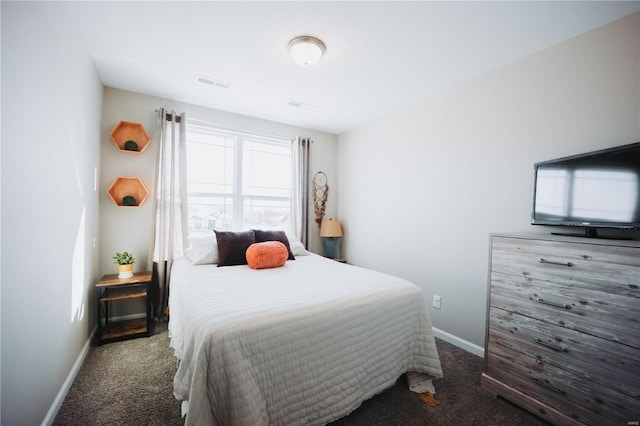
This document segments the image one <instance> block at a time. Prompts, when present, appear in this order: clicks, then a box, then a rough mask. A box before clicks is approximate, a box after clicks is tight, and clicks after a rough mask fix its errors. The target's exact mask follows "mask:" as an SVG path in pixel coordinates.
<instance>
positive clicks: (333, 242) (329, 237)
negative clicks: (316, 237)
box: [320, 219, 342, 259]
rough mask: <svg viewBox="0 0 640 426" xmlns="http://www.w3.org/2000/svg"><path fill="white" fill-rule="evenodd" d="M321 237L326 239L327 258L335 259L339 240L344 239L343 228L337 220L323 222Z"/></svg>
mask: <svg viewBox="0 0 640 426" xmlns="http://www.w3.org/2000/svg"><path fill="white" fill-rule="evenodd" d="M320 236H321V237H324V238H325V242H324V250H325V254H326V256H327V257H329V258H331V259H335V257H336V247H337V246H338V238H340V237H342V226H341V225H340V222H339V221H337V220H333V219H329V220H323V221H322V225H321V226H320Z"/></svg>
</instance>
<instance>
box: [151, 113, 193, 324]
mask: <svg viewBox="0 0 640 426" xmlns="http://www.w3.org/2000/svg"><path fill="white" fill-rule="evenodd" d="M159 115H160V116H159V119H158V123H159V125H158V131H157V132H156V138H157V146H158V151H157V156H156V176H155V186H154V188H155V196H154V197H153V201H154V204H153V205H154V208H153V212H154V213H153V229H154V234H153V250H152V253H153V289H154V291H153V294H152V303H153V314H154V317H156V318H158V319H163V318H165V317H166V314H167V312H166V309H167V306H168V302H169V276H170V272H171V265H172V263H173V259H174V258H176V257H178V256H182V255H183V254H184V249H185V247H186V245H187V229H188V228H187V191H186V130H185V127H186V126H185V122H186V118H185V114H184V113H183V114H180V115H177V114H176V113H175V112H173V111H172V112H170V113H169V112H167V111H166V110H165V109H160V112H159Z"/></svg>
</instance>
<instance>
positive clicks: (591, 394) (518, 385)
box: [486, 345, 639, 425]
mask: <svg viewBox="0 0 640 426" xmlns="http://www.w3.org/2000/svg"><path fill="white" fill-rule="evenodd" d="M489 348H490V350H489V353H488V355H487V367H486V369H487V374H488V375H489V376H490V377H492V378H494V379H496V380H498V381H500V382H502V383H505V384H506V385H509V386H511V387H513V388H514V389H517V390H519V391H520V392H523V393H524V394H527V395H529V396H531V397H532V398H535V399H536V400H538V401H541V402H543V403H545V404H547V405H549V406H551V407H553V408H555V409H557V410H559V411H561V412H563V413H566V414H567V415H568V416H570V417H573V418H575V419H577V420H579V421H581V422H582V423H585V424H587V425H616V424H620V425H626V424H627V422H629V421H632V420H629V419H637V418H638V415H639V413H638V408H637V407H638V400H637V399H634V398H632V397H629V396H627V395H624V394H621V393H619V392H617V391H614V390H612V389H609V388H607V387H604V386H599V385H597V384H595V383H593V382H591V381H589V380H587V379H584V378H581V377H577V376H574V375H573V374H571V373H569V372H567V371H565V370H562V369H558V368H555V367H553V366H551V365H549V364H540V363H538V362H537V360H536V359H535V358H531V357H527V356H525V355H523V354H521V353H518V352H516V351H512V350H511V349H507V348H505V347H501V346H497V345H495V346H491V345H490V346H489Z"/></svg>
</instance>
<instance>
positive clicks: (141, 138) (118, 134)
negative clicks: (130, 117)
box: [109, 120, 151, 154]
mask: <svg viewBox="0 0 640 426" xmlns="http://www.w3.org/2000/svg"><path fill="white" fill-rule="evenodd" d="M109 135H110V136H111V140H112V141H113V143H114V144H115V145H116V148H118V149H119V150H120V151H121V152H128V153H136V154H140V153H142V151H144V150H145V149H147V146H149V143H150V142H151V138H150V137H149V134H148V133H147V131H146V130H145V129H144V126H143V125H142V124H141V123H135V122H133V121H125V120H120V121H119V122H118V123H117V124H116V125H115V126H113V129H111V133H109Z"/></svg>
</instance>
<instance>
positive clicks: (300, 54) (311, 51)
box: [289, 36, 327, 67]
mask: <svg viewBox="0 0 640 426" xmlns="http://www.w3.org/2000/svg"><path fill="white" fill-rule="evenodd" d="M326 49H327V47H326V46H325V45H324V43H323V42H322V40H319V39H317V38H315V37H311V36H300V37H296V38H294V39H293V40H291V41H290V42H289V52H290V53H291V56H292V57H293V60H294V61H295V62H296V64H298V65H300V66H303V67H310V66H312V65H315V64H317V63H318V61H319V60H320V58H322V55H323V54H324V51H325V50H326Z"/></svg>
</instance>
